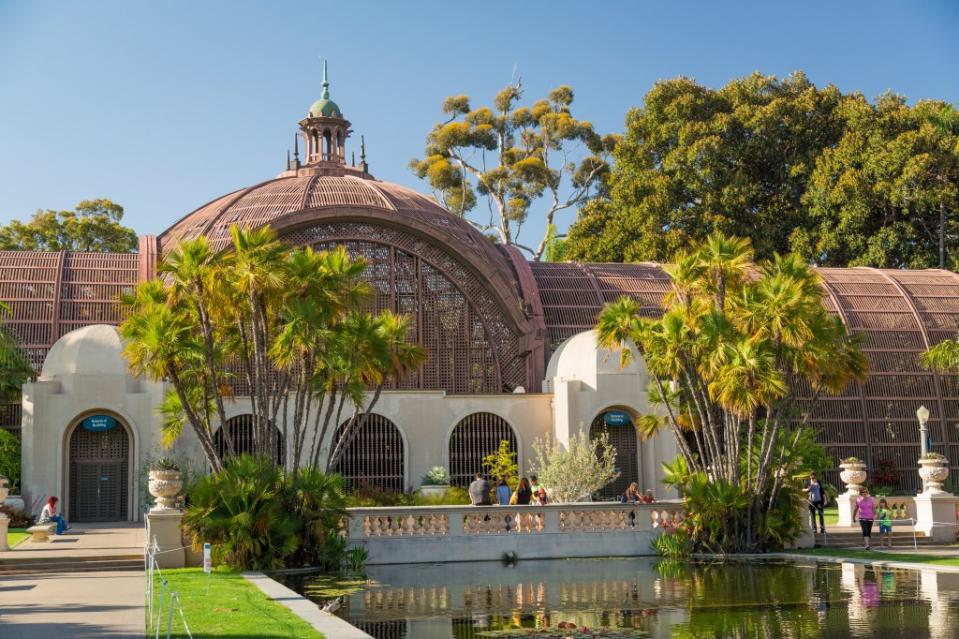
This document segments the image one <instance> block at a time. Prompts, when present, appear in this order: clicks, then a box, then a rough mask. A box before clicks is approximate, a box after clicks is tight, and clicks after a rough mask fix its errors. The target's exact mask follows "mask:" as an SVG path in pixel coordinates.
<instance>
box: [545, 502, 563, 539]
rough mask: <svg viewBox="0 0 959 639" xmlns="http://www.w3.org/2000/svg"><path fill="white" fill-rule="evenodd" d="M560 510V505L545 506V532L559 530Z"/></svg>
mask: <svg viewBox="0 0 959 639" xmlns="http://www.w3.org/2000/svg"><path fill="white" fill-rule="evenodd" d="M559 512H560V509H559V508H558V507H555V506H554V507H552V508H551V507H549V506H544V507H543V532H544V533H557V532H559Z"/></svg>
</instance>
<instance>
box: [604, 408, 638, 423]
mask: <svg viewBox="0 0 959 639" xmlns="http://www.w3.org/2000/svg"><path fill="white" fill-rule="evenodd" d="M603 421H604V422H606V425H607V426H631V425H632V424H633V420H632V419H630V418H629V415H628V414H626V413H624V412H623V411H621V410H611V411H609V412H608V413H606V414H605V415H603Z"/></svg>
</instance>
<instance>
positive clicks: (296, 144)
mask: <svg viewBox="0 0 959 639" xmlns="http://www.w3.org/2000/svg"><path fill="white" fill-rule="evenodd" d="M293 159H294V160H296V163H297V164H299V163H300V136H298V135H297V134H296V133H295V132H294V133H293Z"/></svg>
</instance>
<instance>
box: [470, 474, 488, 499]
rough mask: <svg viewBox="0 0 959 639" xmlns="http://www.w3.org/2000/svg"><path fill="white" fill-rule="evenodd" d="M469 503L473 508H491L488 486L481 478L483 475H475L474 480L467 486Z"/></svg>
mask: <svg viewBox="0 0 959 639" xmlns="http://www.w3.org/2000/svg"><path fill="white" fill-rule="evenodd" d="M468 490H469V494H470V502H471V503H472V504H473V505H474V506H492V505H493V502H492V501H490V495H489V494H490V485H489V482H488V481H486V479H485V478H484V477H483V473H476V477H475V479H473V482H472V483H471V484H470V486H469V489H468Z"/></svg>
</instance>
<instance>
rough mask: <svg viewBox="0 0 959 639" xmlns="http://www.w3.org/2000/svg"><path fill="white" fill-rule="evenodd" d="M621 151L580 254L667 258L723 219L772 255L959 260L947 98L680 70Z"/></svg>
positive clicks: (958, 177) (729, 229)
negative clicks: (713, 82)
mask: <svg viewBox="0 0 959 639" xmlns="http://www.w3.org/2000/svg"><path fill="white" fill-rule="evenodd" d="M613 155H614V159H615V163H614V165H613V167H612V170H611V173H610V177H609V180H608V182H609V195H608V197H601V198H596V199H593V200H592V201H590V202H588V203H587V204H586V205H585V206H583V207H582V209H581V210H580V213H579V217H578V219H577V221H576V223H575V224H574V225H573V226H572V227H571V228H570V230H569V233H568V239H567V241H566V243H565V244H564V246H563V250H564V257H565V258H566V259H578V260H589V261H617V262H618V261H642V260H653V261H660V262H663V261H668V260H669V259H670V258H671V256H672V255H673V254H674V253H675V252H676V251H678V250H680V249H682V248H684V247H687V246H689V245H690V244H691V243H692V242H696V241H699V240H702V239H704V238H705V237H707V236H708V235H709V234H711V233H713V232H716V231H718V232H721V233H726V234H732V235H737V236H739V237H747V238H749V239H750V240H751V241H752V244H753V247H754V248H755V251H756V255H757V256H758V257H759V258H760V259H770V258H772V256H773V255H774V254H775V253H777V252H778V253H781V254H785V253H787V252H797V253H799V254H800V255H802V256H803V257H804V258H806V259H807V260H808V261H810V262H812V263H814V264H817V265H822V266H847V265H868V266H875V267H892V268H898V267H914V268H925V267H931V266H936V265H937V264H943V265H945V266H950V265H951V266H952V267H953V268H957V267H959V251H955V250H953V253H954V254H950V253H949V249H950V247H955V246H956V245H957V244H959V216H957V215H954V214H953V213H952V212H953V211H956V210H959V195H957V188H959V187H957V184H959V116H957V112H956V109H955V107H954V106H952V105H949V104H946V103H944V102H938V101H931V100H925V101H921V102H919V103H918V104H916V105H915V106H913V107H910V106H908V105H907V104H906V102H905V100H904V99H903V98H901V97H897V96H893V95H885V96H882V97H881V98H879V99H878V100H877V101H876V103H875V104H873V103H870V102H868V101H867V100H866V99H865V98H863V96H862V95H859V94H850V95H843V94H841V93H840V92H839V91H838V90H837V89H836V88H835V87H833V86H827V87H825V88H817V87H816V86H814V85H813V84H812V83H810V82H809V80H808V79H807V78H806V77H805V76H804V75H803V74H802V73H796V74H793V75H791V76H789V77H788V78H786V79H784V80H780V79H777V78H775V77H773V76H764V75H760V74H758V73H756V74H753V75H751V76H749V77H747V78H743V79H738V80H733V81H732V82H730V83H729V84H727V85H726V86H724V87H722V88H721V89H718V90H714V89H710V88H707V87H704V86H702V85H699V84H697V83H696V82H694V81H692V80H690V79H688V78H677V79H674V80H668V81H664V82H659V83H657V84H656V85H655V86H653V88H652V89H651V90H650V91H649V93H648V94H647V95H646V97H645V100H644V104H643V106H642V108H639V109H633V110H631V111H630V112H629V113H628V115H627V117H626V133H625V135H624V137H623V140H622V142H621V143H620V144H619V145H618V146H617V148H616V150H615V152H614V154H613Z"/></svg>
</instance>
